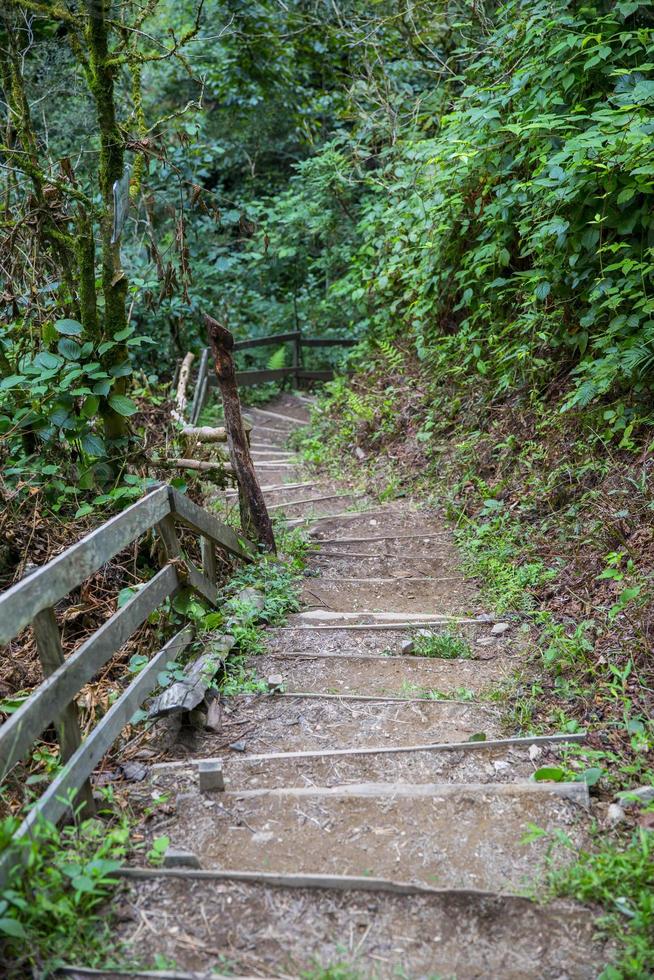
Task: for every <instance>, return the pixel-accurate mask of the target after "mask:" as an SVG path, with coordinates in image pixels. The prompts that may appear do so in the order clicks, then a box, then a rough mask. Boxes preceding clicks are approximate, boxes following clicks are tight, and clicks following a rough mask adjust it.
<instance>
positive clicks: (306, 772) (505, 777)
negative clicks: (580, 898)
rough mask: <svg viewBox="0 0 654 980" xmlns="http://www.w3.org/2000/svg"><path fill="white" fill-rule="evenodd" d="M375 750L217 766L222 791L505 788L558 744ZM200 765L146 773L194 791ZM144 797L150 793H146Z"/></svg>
mask: <svg viewBox="0 0 654 980" xmlns="http://www.w3.org/2000/svg"><path fill="white" fill-rule="evenodd" d="M383 742H385V740H383V741H382V742H381V743H380V745H379V746H378V749H379V751H377V752H368V753H363V752H359V753H357V752H356V751H350V752H347V753H342V754H333V753H330V752H329V751H327V752H326V753H325V754H319V753H315V754H305V755H295V754H282V753H272V754H270V755H260V756H242V755H240V754H239V753H236V752H233V751H228V752H227V753H223V755H222V757H221V758H220V762H221V765H222V770H223V777H224V780H225V788H226V789H227V790H230V791H232V792H234V791H238V790H242V789H266V788H267V789H272V788H280V787H283V786H316V785H318V786H341V785H347V784H350V783H363V782H392V783H399V782H403V783H414V784H418V783H444V782H451V783H500V782H501V783H509V782H516V781H525V780H527V779H529V778H530V777H531V775H532V774H533V772H534V771H535V769H537V768H538V767H539V766H542V765H552V766H556V765H559V764H560V759H561V756H562V753H563V748H562V746H561V745H560V744H557V743H553V744H551V745H538V746H537V749H538V756H537V759H536V760H534V761H532V758H531V756H530V748H531V747H530V746H528V745H524V746H509V745H504V746H501V747H491V746H489V747H488V748H479V747H478V746H477V744H476V743H474V746H475V747H474V749H472V748H471V749H466V748H462V749H459V750H458V751H454V750H433V751H427V750H421V749H415V750H413V751H402V752H395V751H392V750H389V749H388V746H387V745H385V744H383ZM198 779H199V777H198V763H197V761H196V760H191V759H189V760H184V761H181V762H173V763H160V764H158V765H156V766H153V767H152V769H151V771H150V784H152V785H155V786H156V787H157V789H161V790H166V791H173V792H190V791H192V790H195V789H197V788H198V785H199V783H198ZM146 793H149V790H148V789H147V788H146Z"/></svg>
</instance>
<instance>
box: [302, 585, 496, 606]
mask: <svg viewBox="0 0 654 980" xmlns="http://www.w3.org/2000/svg"><path fill="white" fill-rule="evenodd" d="M302 597H303V599H304V604H305V606H306V607H308V608H318V609H321V608H324V609H327V610H330V611H332V612H334V611H336V612H339V611H342V612H345V611H348V612H359V611H367V612H371V613H375V612H378V613H379V612H384V611H385V610H387V609H389V608H390V607H391V606H392V608H393V609H394V610H396V611H397V612H415V611H420V610H424V609H426V608H427V609H429V608H432V609H438V610H442V611H444V612H446V613H450V614H452V615H463V614H465V613H467V612H468V610H470V609H474V608H476V607H477V605H478V604H479V600H478V598H477V596H476V594H475V590H474V589H473V588H472V587H471V586H470V585H469V584H468V583H466V582H462V581H461V580H460V579H459V580H458V581H457V582H452V581H449V582H436V581H432V580H429V579H424V578H423V579H412V580H411V581H406V580H402V579H391V580H390V581H386V582H355V581H351V582H346V581H343V580H342V579H340V580H339V579H314V578H309V579H307V581H306V582H305V583H304V586H303V590H302Z"/></svg>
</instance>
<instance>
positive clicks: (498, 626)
mask: <svg viewBox="0 0 654 980" xmlns="http://www.w3.org/2000/svg"><path fill="white" fill-rule="evenodd" d="M509 629H511V624H510V623H495V626H493V628H492V629H491V636H502V634H503V633H506V631H507V630H509Z"/></svg>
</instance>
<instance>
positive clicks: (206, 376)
mask: <svg viewBox="0 0 654 980" xmlns="http://www.w3.org/2000/svg"><path fill="white" fill-rule="evenodd" d="M286 343H292V345H293V347H292V350H293V354H292V366H291V367H283V368H266V369H263V370H260V371H238V372H237V374H236V380H237V382H238V384H239V385H240V386H245V387H247V386H248V385H258V384H263V383H264V382H265V381H278V380H279V379H280V378H289V377H293V378H295V381H296V382H297V383H298V384H299V383H300V382H301V381H330V380H331V379H332V378H333V377H334V372H333V371H332V369H331V368H324V369H321V370H309V369H307V368H305V367H304V366H303V364H302V350H303V348H305V347H308V348H316V347H354V346H355V345H356V344H358V340H353V339H350V338H340V337H330V338H323V337H304V336H303V335H302V333H301V332H300V331H299V330H292V331H290V332H289V333H277V334H273V335H272V336H270V337H254V338H253V339H252V340H237V341H236V343H235V344H234V350H235V351H241V350H250V349H251V348H253V347H272V346H276V345H278V344H286ZM215 384H216V379H215V377H214V373H213V371H211V370H210V368H209V351H208V349H206V348H205V350H203V351H202V356H201V358H200V366H199V368H198V374H197V379H196V382H195V389H194V393H193V401H192V403H191V411H190V418H189V421H190V423H191V425H195V424H196V423H197V421H198V419H199V417H200V413H201V412H202V409H203V408H204V406H205V404H206V402H207V394H208V391H209V388H211V387H212V386H213V385H215Z"/></svg>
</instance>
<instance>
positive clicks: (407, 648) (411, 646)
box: [400, 640, 416, 654]
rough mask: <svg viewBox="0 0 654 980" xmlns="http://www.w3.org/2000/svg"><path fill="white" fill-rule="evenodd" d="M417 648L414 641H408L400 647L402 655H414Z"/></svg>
mask: <svg viewBox="0 0 654 980" xmlns="http://www.w3.org/2000/svg"><path fill="white" fill-rule="evenodd" d="M415 648H416V645H415V643H414V642H413V640H407V641H406V642H405V643H403V644H402V646H401V647H400V653H404V654H409V653H413V652H414V651H415Z"/></svg>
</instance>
